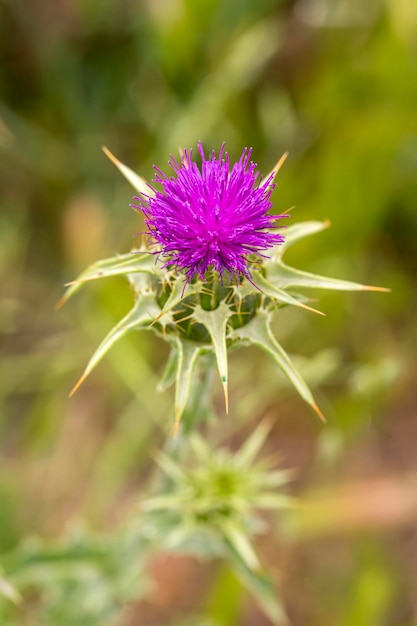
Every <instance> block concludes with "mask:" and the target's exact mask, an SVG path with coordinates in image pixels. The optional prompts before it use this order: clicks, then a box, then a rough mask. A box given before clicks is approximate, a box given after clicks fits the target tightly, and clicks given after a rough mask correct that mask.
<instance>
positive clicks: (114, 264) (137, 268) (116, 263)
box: [56, 251, 157, 308]
mask: <svg viewBox="0 0 417 626" xmlns="http://www.w3.org/2000/svg"><path fill="white" fill-rule="evenodd" d="M156 271H157V266H156V262H155V257H154V256H153V255H152V254H150V253H149V252H145V253H143V252H139V251H138V252H129V253H128V254H121V255H118V256H115V257H111V258H108V259H103V260H101V261H97V262H96V263H93V265H90V267H88V268H87V269H86V270H84V272H82V274H80V276H79V277H78V278H77V279H76V280H74V281H72V282H71V283H68V285H69V288H68V289H67V290H66V292H65V293H64V295H63V297H62V298H61V300H59V302H58V303H57V305H56V308H60V307H61V306H62V305H63V304H65V302H67V300H69V299H70V298H71V296H73V295H74V294H75V293H76V292H77V291H78V290H79V289H80V288H81V287H82V286H83V285H84V283H86V282H88V281H90V280H98V279H100V278H107V277H109V276H123V275H127V274H133V273H135V272H146V273H149V274H153V273H155V272H156Z"/></svg>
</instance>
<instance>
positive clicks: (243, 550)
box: [218, 519, 261, 571]
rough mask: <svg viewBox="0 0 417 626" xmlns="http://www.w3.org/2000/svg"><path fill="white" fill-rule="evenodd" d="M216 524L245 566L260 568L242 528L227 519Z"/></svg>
mask: <svg viewBox="0 0 417 626" xmlns="http://www.w3.org/2000/svg"><path fill="white" fill-rule="evenodd" d="M218 525H219V528H220V530H221V532H222V534H223V535H224V537H225V538H226V539H227V541H228V542H230V544H231V545H232V546H233V548H234V550H236V553H237V554H238V555H239V556H240V558H241V560H242V561H243V562H244V563H245V565H246V567H247V568H248V569H250V570H253V571H258V570H260V568H261V565H260V563H259V559H258V557H257V555H256V553H255V550H254V549H253V547H252V545H251V543H250V541H249V539H248V536H247V534H246V533H245V532H244V530H243V529H241V528H239V527H238V526H237V525H236V524H235V523H234V522H232V521H230V520H227V519H223V520H221V522H219V524H218Z"/></svg>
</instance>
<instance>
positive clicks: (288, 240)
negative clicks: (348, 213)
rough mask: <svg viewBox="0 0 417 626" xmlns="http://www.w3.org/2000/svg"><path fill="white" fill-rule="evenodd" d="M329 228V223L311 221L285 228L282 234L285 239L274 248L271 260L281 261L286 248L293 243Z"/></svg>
mask: <svg viewBox="0 0 417 626" xmlns="http://www.w3.org/2000/svg"><path fill="white" fill-rule="evenodd" d="M329 226H330V222H329V221H326V222H318V221H313V220H311V221H308V222H298V223H297V224H293V225H291V226H288V227H286V228H285V229H284V230H283V233H282V234H283V235H284V237H285V241H284V243H282V244H280V245H279V246H276V247H275V248H274V253H273V259H274V260H275V261H276V260H278V259H281V257H282V256H283V255H284V254H285V252H286V251H287V250H288V248H290V247H291V246H292V245H293V244H294V243H296V242H297V241H299V240H300V239H304V237H308V236H309V235H314V234H315V233H319V232H321V231H322V230H325V229H326V228H329Z"/></svg>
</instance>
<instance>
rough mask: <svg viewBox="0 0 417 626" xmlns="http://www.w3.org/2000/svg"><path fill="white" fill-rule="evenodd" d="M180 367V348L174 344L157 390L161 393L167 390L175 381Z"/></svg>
mask: <svg viewBox="0 0 417 626" xmlns="http://www.w3.org/2000/svg"><path fill="white" fill-rule="evenodd" d="M177 368H178V349H177V346H176V345H173V346H172V348H171V352H170V353H169V356H168V359H167V362H166V365H165V369H164V372H163V374H162V377H161V379H160V381H159V382H158V386H157V391H159V392H160V393H161V392H163V391H166V390H167V389H168V388H169V387H170V386H171V385H172V384H173V383H174V381H175V376H176V374H177Z"/></svg>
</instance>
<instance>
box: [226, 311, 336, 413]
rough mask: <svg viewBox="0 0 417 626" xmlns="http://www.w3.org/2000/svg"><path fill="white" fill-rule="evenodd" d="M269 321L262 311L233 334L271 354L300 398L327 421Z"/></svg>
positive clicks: (268, 315)
mask: <svg viewBox="0 0 417 626" xmlns="http://www.w3.org/2000/svg"><path fill="white" fill-rule="evenodd" d="M269 320H270V314H269V313H267V312H266V311H263V310H261V309H260V310H259V311H258V312H257V314H256V316H255V317H254V318H253V319H252V320H251V321H250V322H249V323H248V324H246V326H242V327H241V328H239V329H237V330H235V331H234V333H233V334H234V336H236V337H237V338H238V339H243V340H245V339H246V340H248V341H250V342H251V343H253V344H254V345H257V346H259V347H260V348H261V349H262V350H264V351H265V352H267V353H268V354H270V355H271V356H272V358H273V359H274V361H275V362H276V363H277V364H278V365H279V367H280V368H281V370H282V371H283V372H284V374H285V375H286V376H287V377H288V378H289V380H290V381H291V382H292V384H293V385H294V387H295V388H296V389H297V391H298V393H299V394H300V396H301V397H302V398H303V399H304V400H305V401H306V402H307V403H308V404H309V405H310V406H311V407H312V408H313V410H314V411H315V412H316V413H317V415H318V416H319V417H320V419H322V420H323V421H325V420H324V417H323V415H322V413H321V411H320V409H319V408H318V406H317V404H316V402H315V400H314V398H313V395H312V393H311V391H310V389H309V388H308V387H307V385H306V383H305V382H304V380H303V378H302V376H301V374H300V373H299V372H298V371H297V369H296V368H295V367H294V364H293V363H292V361H291V359H290V357H289V356H288V354H287V353H286V352H285V350H284V349H283V348H282V346H281V345H280V344H279V343H278V342H277V340H276V339H275V337H274V335H273V334H272V331H271V328H270V325H269Z"/></svg>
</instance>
